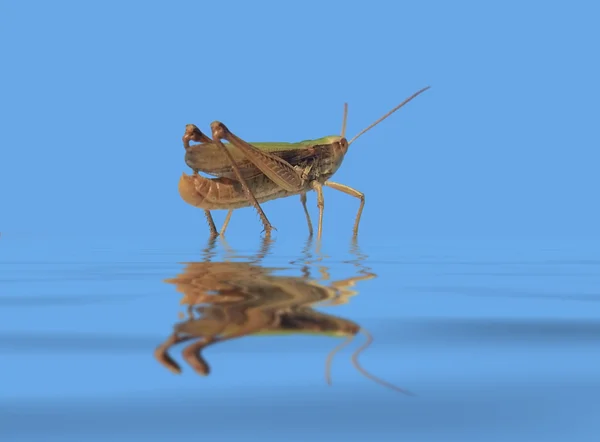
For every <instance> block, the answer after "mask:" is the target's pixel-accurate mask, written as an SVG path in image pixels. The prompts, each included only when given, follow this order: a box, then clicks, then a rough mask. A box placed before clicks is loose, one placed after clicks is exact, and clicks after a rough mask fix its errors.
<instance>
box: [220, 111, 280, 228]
mask: <svg viewBox="0 0 600 442" xmlns="http://www.w3.org/2000/svg"><path fill="white" fill-rule="evenodd" d="M210 127H211V129H212V136H213V142H214V143H215V144H216V145H217V146H219V147H220V148H221V150H222V151H223V152H224V153H225V155H227V158H228V159H229V161H230V163H231V167H232V168H233V171H234V172H235V175H236V178H237V180H238V181H239V183H240V184H241V185H242V188H243V189H244V192H245V193H246V197H247V198H248V201H250V203H251V204H252V205H253V206H254V208H255V209H256V211H257V212H258V214H259V215H260V219H261V221H262V223H263V226H264V227H265V230H264V231H265V234H266V235H271V230H272V229H274V227H273V226H272V225H271V223H270V222H269V220H268V219H267V216H266V215H265V212H263V210H262V208H261V207H260V204H258V201H256V197H255V196H254V194H253V193H252V191H251V190H250V188H249V187H248V184H247V183H246V180H245V179H244V177H243V176H242V174H241V173H240V169H239V168H238V165H237V163H236V162H235V160H234V159H233V155H231V152H229V150H227V148H226V147H225V145H224V144H223V143H221V139H226V136H227V134H228V133H229V130H228V129H227V127H225V125H224V124H223V123H220V122H218V121H214V122H212V123H211V125H210Z"/></svg>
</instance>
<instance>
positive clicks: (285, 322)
mask: <svg viewBox="0 0 600 442" xmlns="http://www.w3.org/2000/svg"><path fill="white" fill-rule="evenodd" d="M216 241H217V239H211V240H210V241H209V244H208V246H207V247H206V249H205V250H204V253H203V255H204V260H203V261H200V262H188V263H185V267H184V269H183V272H182V273H180V274H179V275H177V276H175V277H174V278H169V279H166V280H165V282H166V283H170V284H174V285H175V287H176V290H177V291H178V292H180V293H181V294H183V297H182V299H181V301H180V302H181V304H183V305H185V306H187V308H186V315H184V316H186V317H185V319H184V320H183V321H181V322H178V323H177V324H175V326H174V331H173V333H172V335H171V336H170V337H169V338H167V339H166V341H165V342H164V343H162V344H161V345H159V346H158V347H157V348H156V351H155V357H156V359H157V360H158V361H159V362H161V363H162V364H163V365H164V366H166V367H167V368H168V369H169V370H171V371H172V372H174V373H181V366H180V365H179V364H178V363H177V362H176V361H175V360H174V359H173V358H172V357H171V355H170V354H169V349H170V348H171V347H172V346H174V345H176V344H180V343H183V342H189V341H194V342H193V343H191V344H188V345H187V346H186V347H184V348H183V350H182V356H183V359H184V360H185V362H186V363H187V364H188V365H189V366H190V367H191V368H192V369H193V370H194V371H195V372H196V373H198V374H200V375H202V376H206V375H208V374H209V373H210V366H209V364H208V362H207V361H206V360H205V358H204V357H203V356H202V351H203V350H204V349H205V348H207V347H209V346H212V345H215V344H219V343H221V342H225V341H229V340H232V339H238V338H243V337H247V336H290V335H295V334H310V335H318V336H323V337H333V338H343V337H345V338H346V339H345V340H344V341H343V342H342V343H340V344H339V345H338V346H336V347H335V348H334V349H333V350H332V351H331V352H330V353H329V356H328V357H327V360H326V363H325V377H326V380H327V383H329V384H331V374H330V373H331V364H332V362H333V357H334V355H335V354H336V353H337V352H338V351H340V350H342V349H343V348H344V347H346V346H347V345H348V344H350V343H351V342H352V340H353V338H354V337H355V336H356V335H357V334H359V333H362V334H364V335H365V336H366V338H367V341H366V342H365V344H363V345H362V346H361V347H360V348H359V349H358V350H356V351H355V352H354V353H353V355H352V363H353V365H354V367H355V368H356V369H357V370H358V371H359V372H360V373H361V374H363V375H364V376H365V377H367V378H369V379H371V380H372V381H375V382H377V383H379V384H381V385H384V386H386V387H388V388H391V389H394V390H396V391H399V392H402V393H405V394H412V393H410V392H408V391H406V390H403V389H401V388H399V387H396V386H394V385H392V384H390V383H388V382H386V381H384V380H382V379H379V378H377V377H375V376H373V375H372V374H370V373H369V372H367V371H366V370H365V369H364V368H363V367H362V366H361V365H360V362H359V355H360V354H361V352H362V351H364V350H365V349H366V348H367V347H368V346H369V345H370V344H371V342H372V340H373V339H372V337H371V335H370V333H369V332H368V331H367V330H365V329H364V328H362V327H361V326H360V325H359V324H357V323H356V322H353V321H351V320H349V319H346V318H342V317H339V316H334V315H331V314H327V313H324V312H322V311H318V310H316V309H315V308H317V307H331V306H336V305H341V304H345V303H348V302H350V299H351V297H352V296H354V295H356V294H357V293H358V292H357V291H356V290H353V288H354V287H355V285H356V283H358V282H360V281H366V280H369V279H373V278H375V277H376V276H377V275H376V274H374V273H372V272H371V271H370V269H368V268H367V267H365V265H364V261H365V259H366V255H363V254H362V253H361V252H360V249H359V247H358V244H357V243H356V242H354V243H352V245H351V249H350V252H351V254H352V255H354V256H355V257H356V259H355V260H352V261H350V262H351V263H353V264H354V267H355V269H356V272H357V274H356V276H353V277H351V278H347V279H343V280H331V277H330V272H329V270H328V268H327V267H326V266H325V265H323V264H322V262H323V261H322V258H323V256H322V255H321V254H320V251H319V243H317V247H316V255H317V256H313V255H312V254H311V253H310V249H311V248H312V245H313V242H312V238H311V239H309V240H308V241H307V243H306V246H305V247H304V249H303V251H302V256H301V257H300V258H298V259H296V260H293V261H291V262H290V265H293V266H298V265H299V266H300V272H301V276H281V275H277V272H278V271H281V270H285V268H282V267H267V266H264V265H262V264H261V262H262V260H263V259H264V258H265V257H266V256H267V255H268V254H269V252H270V250H271V248H272V246H273V242H274V241H273V240H271V239H269V238H263V241H262V243H261V247H260V249H259V251H258V252H257V253H256V254H254V255H253V256H250V257H240V256H239V255H237V253H236V252H235V251H234V250H233V249H231V247H229V245H228V244H227V243H226V242H225V240H224V239H220V242H222V244H223V247H224V249H225V257H224V258H223V260H220V261H214V259H215V257H216ZM240 258H242V260H241V261H239V260H238V259H240ZM315 263H321V265H319V266H318V270H319V274H320V277H319V278H315V277H313V276H312V274H311V273H312V272H311V270H312V268H313V267H314V264H315Z"/></svg>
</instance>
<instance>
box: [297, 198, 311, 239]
mask: <svg viewBox="0 0 600 442" xmlns="http://www.w3.org/2000/svg"><path fill="white" fill-rule="evenodd" d="M300 202H301V203H302V207H303V208H304V214H305V215H306V222H307V223H308V235H309V236H312V235H313V226H312V222H311V220H310V214H309V213H308V208H307V207H306V192H304V193H301V194H300Z"/></svg>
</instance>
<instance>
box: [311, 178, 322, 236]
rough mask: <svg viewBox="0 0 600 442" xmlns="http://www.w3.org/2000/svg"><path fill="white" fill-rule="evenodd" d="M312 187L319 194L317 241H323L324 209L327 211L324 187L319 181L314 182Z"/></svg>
mask: <svg viewBox="0 0 600 442" xmlns="http://www.w3.org/2000/svg"><path fill="white" fill-rule="evenodd" d="M310 185H311V187H312V188H313V189H314V190H315V192H317V207H318V208H319V227H318V229H317V239H319V240H320V239H321V233H322V232H323V209H325V199H324V198H323V186H322V185H321V183H319V182H318V181H312V182H311V183H310Z"/></svg>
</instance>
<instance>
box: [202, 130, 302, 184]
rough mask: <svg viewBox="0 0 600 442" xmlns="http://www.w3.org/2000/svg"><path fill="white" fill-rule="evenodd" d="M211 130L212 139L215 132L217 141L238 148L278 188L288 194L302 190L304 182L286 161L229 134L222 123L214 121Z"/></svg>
mask: <svg viewBox="0 0 600 442" xmlns="http://www.w3.org/2000/svg"><path fill="white" fill-rule="evenodd" d="M211 128H212V130H213V138H214V135H215V131H217V134H218V135H219V139H224V140H226V141H228V142H229V143H231V144H232V145H233V146H235V147H236V148H238V149H239V150H240V151H241V152H242V153H243V154H244V155H245V156H246V158H247V159H248V160H249V161H250V162H251V163H252V164H254V165H255V166H256V167H257V168H258V169H259V170H260V171H261V172H262V173H264V174H265V175H266V176H267V177H268V178H269V179H270V180H271V181H273V182H274V183H275V184H277V185H278V186H279V187H281V188H282V189H285V190H287V191H288V192H298V191H299V190H301V189H302V186H303V185H304V180H303V179H302V177H301V176H300V175H299V174H298V172H297V171H296V169H294V167H292V166H291V165H290V164H289V163H288V162H287V161H285V160H283V159H281V158H279V157H278V156H276V155H273V154H270V153H268V152H265V151H262V150H260V149H258V148H257V147H255V146H253V145H252V144H250V143H248V142H246V141H244V140H242V139H241V138H240V137H238V136H237V135H234V134H233V133H231V131H230V130H229V129H227V127H226V126H225V125H224V124H223V123H220V122H218V121H214V122H213V123H212V124H211Z"/></svg>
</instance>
